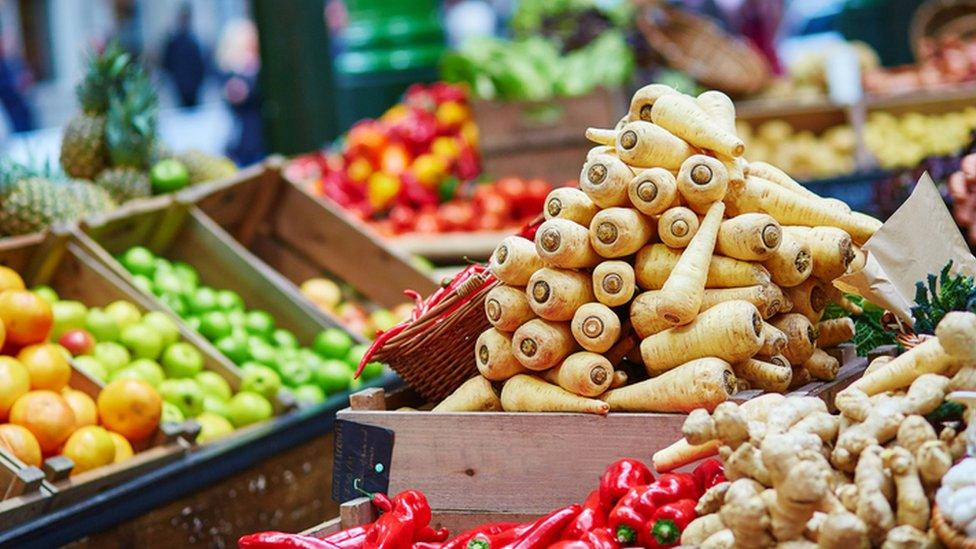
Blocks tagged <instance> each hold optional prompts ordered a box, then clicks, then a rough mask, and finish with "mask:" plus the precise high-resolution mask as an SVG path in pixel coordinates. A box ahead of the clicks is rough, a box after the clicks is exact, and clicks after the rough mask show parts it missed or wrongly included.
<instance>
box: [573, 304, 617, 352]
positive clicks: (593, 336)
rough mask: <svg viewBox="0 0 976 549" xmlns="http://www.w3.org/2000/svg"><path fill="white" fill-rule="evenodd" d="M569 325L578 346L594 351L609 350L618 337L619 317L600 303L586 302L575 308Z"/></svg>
mask: <svg viewBox="0 0 976 549" xmlns="http://www.w3.org/2000/svg"><path fill="white" fill-rule="evenodd" d="M570 326H571V328H572V330H573V337H574V338H576V342H577V343H579V344H580V347H582V348H584V349H586V350H587V351H592V352H594V353H605V352H607V351H609V350H610V348H611V347H613V345H614V343H616V342H617V339H619V338H620V318H618V317H617V313H614V312H613V310H612V309H610V307H607V306H606V305H604V304H602V303H587V304H585V305H583V306H581V307H580V308H578V309H576V313H575V314H574V315H573V321H572V322H571V323H570Z"/></svg>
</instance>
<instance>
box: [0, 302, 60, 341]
mask: <svg viewBox="0 0 976 549" xmlns="http://www.w3.org/2000/svg"><path fill="white" fill-rule="evenodd" d="M0 320H2V321H3V325H4V327H5V328H6V329H7V342H8V343H12V344H14V345H30V344H31V343H40V342H41V341H44V340H45V339H47V336H48V334H49V333H50V332H51V326H52V325H53V324H54V316H53V315H52V313H51V305H50V304H49V303H48V302H47V301H45V300H44V298H43V297H41V296H39V295H37V294H35V293H34V292H29V291H27V290H7V291H5V292H0Z"/></svg>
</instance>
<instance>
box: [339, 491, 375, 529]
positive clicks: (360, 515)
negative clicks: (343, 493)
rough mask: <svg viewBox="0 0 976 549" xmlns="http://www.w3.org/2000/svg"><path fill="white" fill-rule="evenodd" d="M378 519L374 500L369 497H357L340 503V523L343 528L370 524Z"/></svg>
mask: <svg viewBox="0 0 976 549" xmlns="http://www.w3.org/2000/svg"><path fill="white" fill-rule="evenodd" d="M374 520H376V509H374V508H373V500H372V499H370V498H367V497H362V498H356V499H353V500H350V501H347V502H344V503H342V504H341V505H339V525H340V526H341V527H342V529H343V530H345V529H347V528H353V527H355V526H362V525H364V524H369V523H371V522H373V521H374Z"/></svg>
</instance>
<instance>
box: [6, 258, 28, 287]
mask: <svg viewBox="0 0 976 549" xmlns="http://www.w3.org/2000/svg"><path fill="white" fill-rule="evenodd" d="M26 288H27V286H25V285H24V279H23V278H21V277H20V275H19V274H17V271H15V270H13V269H11V268H10V267H7V266H4V265H0V292H3V291H6V290H24V289H26Z"/></svg>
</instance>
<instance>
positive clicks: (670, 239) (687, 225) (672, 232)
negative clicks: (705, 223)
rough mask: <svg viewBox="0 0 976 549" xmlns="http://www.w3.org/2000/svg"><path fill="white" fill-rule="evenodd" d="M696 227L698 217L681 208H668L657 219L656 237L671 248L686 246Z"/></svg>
mask: <svg viewBox="0 0 976 549" xmlns="http://www.w3.org/2000/svg"><path fill="white" fill-rule="evenodd" d="M698 227H699V221H698V216H697V215H696V214H695V212H693V211H691V210H690V209H688V208H685V207H683V206H677V207H674V208H669V209H668V210H666V211H665V212H664V213H663V214H661V217H659V218H658V219H657V233H658V237H659V238H660V239H661V242H663V243H665V244H667V245H668V246H669V247H671V248H684V247H686V246H688V244H689V243H690V242H691V239H692V238H694V237H695V233H697V232H698Z"/></svg>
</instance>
